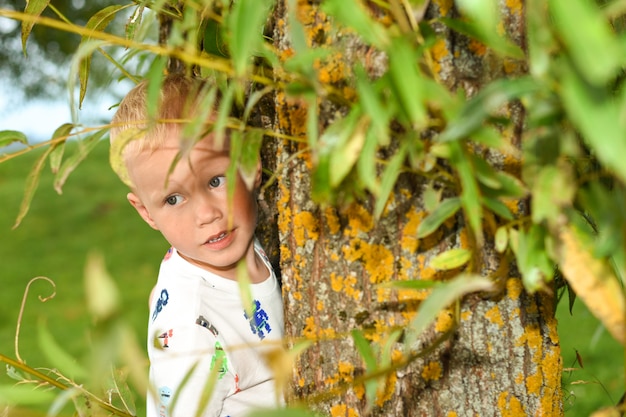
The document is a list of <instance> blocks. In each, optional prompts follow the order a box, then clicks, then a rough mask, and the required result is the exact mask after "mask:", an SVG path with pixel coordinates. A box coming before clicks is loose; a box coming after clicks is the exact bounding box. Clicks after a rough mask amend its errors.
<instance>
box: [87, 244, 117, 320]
mask: <svg viewBox="0 0 626 417" xmlns="http://www.w3.org/2000/svg"><path fill="white" fill-rule="evenodd" d="M85 296H86V298H87V307H88V308H89V312H90V313H91V314H92V315H93V316H94V318H95V319H96V320H97V321H104V320H107V319H110V318H111V317H112V316H113V315H114V314H115V313H117V312H118V309H119V305H120V304H119V302H120V295H119V291H118V289H117V286H116V285H115V282H114V281H113V278H111V276H110V275H109V273H108V272H107V270H106V267H105V265H104V259H103V258H102V255H100V254H96V253H92V254H90V255H89V257H88V258H87V264H86V266H85Z"/></svg>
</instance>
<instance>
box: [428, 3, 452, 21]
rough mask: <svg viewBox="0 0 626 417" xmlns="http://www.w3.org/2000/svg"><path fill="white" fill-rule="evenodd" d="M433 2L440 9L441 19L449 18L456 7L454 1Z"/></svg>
mask: <svg viewBox="0 0 626 417" xmlns="http://www.w3.org/2000/svg"><path fill="white" fill-rule="evenodd" d="M432 2H433V3H434V4H435V5H437V7H438V8H439V15H440V16H441V17H445V16H447V15H448V13H450V9H452V6H453V5H454V1H453V0H433V1H432Z"/></svg>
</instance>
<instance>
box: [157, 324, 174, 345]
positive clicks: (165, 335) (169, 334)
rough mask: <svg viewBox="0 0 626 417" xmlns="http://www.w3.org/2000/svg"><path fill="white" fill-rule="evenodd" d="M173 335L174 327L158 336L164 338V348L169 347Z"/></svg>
mask: <svg viewBox="0 0 626 417" xmlns="http://www.w3.org/2000/svg"><path fill="white" fill-rule="evenodd" d="M173 335H174V329H169V330H168V331H166V332H163V333H161V334H160V335H158V336H157V337H158V338H159V339H163V344H162V347H163V348H167V347H169V344H168V343H169V340H170V337H172V336H173Z"/></svg>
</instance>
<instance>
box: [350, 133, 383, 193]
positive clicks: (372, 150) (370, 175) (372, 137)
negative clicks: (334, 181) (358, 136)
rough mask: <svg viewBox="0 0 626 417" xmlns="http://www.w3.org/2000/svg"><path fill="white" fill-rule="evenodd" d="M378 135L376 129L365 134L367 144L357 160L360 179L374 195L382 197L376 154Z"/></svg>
mask: <svg viewBox="0 0 626 417" xmlns="http://www.w3.org/2000/svg"><path fill="white" fill-rule="evenodd" d="M378 139H379V137H378V135H377V134H376V130H375V129H368V130H367V132H365V143H364V144H363V148H362V149H361V154H360V155H359V158H358V159H357V162H356V164H357V172H358V175H359V179H360V180H361V182H362V183H363V184H364V186H365V188H367V189H368V190H369V191H370V192H371V193H372V194H374V195H375V196H379V195H380V182H379V181H378V176H377V175H376V174H377V167H376V156H377V155H376V152H377V150H378Z"/></svg>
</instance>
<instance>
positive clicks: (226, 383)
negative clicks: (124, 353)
mask: <svg viewBox="0 0 626 417" xmlns="http://www.w3.org/2000/svg"><path fill="white" fill-rule="evenodd" d="M163 291H164V290H161V295H160V298H159V299H157V300H155V301H153V303H152V305H153V314H152V316H151V325H150V326H149V327H148V329H149V332H150V333H149V334H148V356H149V358H150V390H149V393H148V404H147V417H190V416H195V415H196V413H197V411H198V409H199V407H200V406H201V402H203V399H205V401H204V404H206V406H205V407H203V410H204V411H203V413H202V414H201V415H202V417H213V416H219V415H220V413H221V411H222V407H223V401H224V398H225V397H226V396H227V395H228V394H229V393H230V392H231V390H232V389H233V387H234V386H235V380H234V376H233V375H234V374H233V373H232V372H230V370H229V369H228V363H229V362H228V360H227V358H226V353H225V352H224V350H222V347H221V344H220V340H219V338H218V337H217V335H216V334H214V332H213V331H212V328H211V324H210V322H209V321H208V320H207V319H205V318H204V317H202V316H198V317H194V313H195V311H194V309H193V308H189V307H190V306H188V305H185V304H186V303H185V302H184V301H185V299H186V301H187V302H189V300H190V298H187V297H181V298H180V301H182V302H177V300H175V299H174V297H176V294H175V293H174V294H170V293H167V291H166V292H165V293H164V292H163ZM166 293H167V295H166ZM179 295H180V294H179ZM156 296H159V294H158V293H157V294H156ZM159 302H160V303H161V309H160V310H159ZM164 303H167V305H164ZM154 312H156V313H157V314H154ZM211 381H213V382H211Z"/></svg>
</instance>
